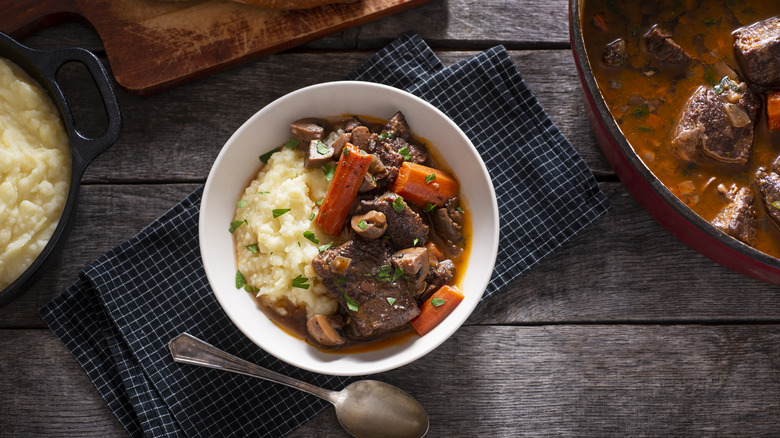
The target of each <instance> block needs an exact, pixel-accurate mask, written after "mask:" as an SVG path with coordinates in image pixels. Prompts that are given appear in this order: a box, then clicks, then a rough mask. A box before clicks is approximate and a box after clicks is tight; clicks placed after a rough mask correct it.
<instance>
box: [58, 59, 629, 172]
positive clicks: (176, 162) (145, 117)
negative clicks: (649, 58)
mask: <svg viewBox="0 0 780 438" xmlns="http://www.w3.org/2000/svg"><path fill="white" fill-rule="evenodd" d="M475 53H476V52H440V53H439V55H440V56H441V58H442V61H443V62H444V63H445V64H446V65H451V64H454V63H455V62H457V61H460V60H463V59H466V58H468V57H470V56H473V55H474V54H475ZM511 55H512V58H513V60H514V61H515V63H516V64H517V66H518V68H519V69H520V71H521V73H522V74H523V77H524V78H525V80H526V82H527V83H528V85H529V87H530V88H531V90H532V91H533V92H534V94H535V95H536V96H537V98H538V99H539V101H540V103H541V104H542V106H543V107H544V108H545V109H546V111H547V112H548V113H549V114H550V117H551V118H552V119H553V121H555V122H556V124H557V125H558V127H559V128H560V130H561V132H563V134H564V135H565V136H566V137H567V138H568V139H569V141H570V142H571V143H572V144H573V145H574V146H575V148H576V149H577V150H578V151H579V152H580V154H581V155H582V156H583V158H584V159H585V161H586V163H587V164H588V165H589V166H590V168H591V169H592V170H593V172H594V173H595V174H596V175H600V176H603V175H614V173H613V172H612V170H611V168H610V167H609V164H608V163H607V161H606V160H605V159H604V157H603V155H602V153H601V151H600V149H599V148H598V146H597V144H596V142H595V139H594V138H593V134H592V133H591V130H590V127H589V125H588V122H587V119H586V117H585V115H584V113H583V104H582V102H581V99H580V92H581V91H580V87H579V83H578V82H577V76H576V73H575V68H574V62H573V59H572V56H571V54H570V53H569V52H568V51H567V50H541V51H520V52H511ZM369 56H370V55H369V54H367V53H348V54H337V53H321V54H311V53H307V54H282V55H277V56H275V57H273V58H266V59H262V60H258V61H256V62H254V63H250V64H247V65H244V66H240V67H236V68H234V69H231V70H228V71H225V72H222V73H220V74H219V75H212V76H209V77H207V78H203V79H201V80H198V81H196V82H194V83H190V84H186V85H183V86H180V87H177V88H174V89H172V90H168V91H165V92H162V93H158V94H156V95H152V96H145V97H139V96H134V95H131V94H128V93H125V92H122V91H121V90H120V91H119V92H118V94H119V103H120V106H121V109H122V113H123V115H124V126H123V129H122V134H121V135H120V137H119V140H118V141H117V142H116V143H115V144H114V145H112V146H111V147H109V148H108V149H107V150H106V151H104V152H103V153H102V154H101V155H99V156H98V157H97V158H96V159H95V160H94V161H93V163H92V164H91V165H90V167H89V168H88V169H87V172H86V174H85V176H84V182H85V183H103V182H108V183H115V182H138V181H149V180H152V181H160V182H193V181H200V182H202V181H205V179H206V176H207V175H208V171H209V169H210V167H211V163H212V162H213V160H214V158H216V156H217V154H218V153H219V150H220V148H221V147H222V145H223V144H224V143H225V142H226V141H227V139H228V138H229V137H230V135H231V134H232V133H233V132H234V131H235V130H236V129H237V128H238V127H239V126H241V124H242V123H244V121H246V120H247V119H248V118H249V117H250V116H252V114H254V113H255V112H257V111H259V110H260V109H261V108H262V107H263V106H265V105H267V104H268V103H270V102H271V101H273V100H274V99H277V98H279V97H281V96H282V95H284V94H286V93H289V92H290V91H293V90H295V89H298V88H301V87H305V86H307V85H311V84H315V83H320V82H327V81H335V80H341V79H343V78H344V77H345V76H346V74H347V72H349V71H351V70H353V69H355V68H356V67H357V66H359V65H360V64H361V63H362V62H364V61H365V60H366V59H367V58H368V57H369ZM322 65H340V66H341V68H339V69H328V68H326V69H323V68H321V66H322ZM291 71H294V72H295V74H294V75H290V72H291ZM67 73H69V74H70V75H71V76H72V79H73V80H72V81H71V82H72V85H71V86H70V87H69V89H68V90H66V91H69V92H70V94H69V97H71V99H72V100H73V101H74V102H76V103H78V102H82V101H83V102H85V104H82V105H76V108H77V109H80V110H79V112H77V114H76V116H77V121H79V122H81V126H80V129H83V130H85V131H87V132H90V133H93V134H99V133H101V132H102V129H101V128H102V127H103V126H105V121H104V117H102V112H100V111H96V110H95V108H96V107H98V108H99V106H98V102H99V101H98V100H97V97H96V95H95V93H94V92H93V93H90V90H93V89H94V87H91V86H90V84H89V78H88V76H86V74H84V73H83V72H80V71H78V70H72V71H68V72H67ZM561 96H566V98H565V99H562V98H561ZM215 113H216V114H219V115H220V116H219V117H214V116H213V114H215Z"/></svg>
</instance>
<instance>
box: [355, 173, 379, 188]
mask: <svg viewBox="0 0 780 438" xmlns="http://www.w3.org/2000/svg"><path fill="white" fill-rule="evenodd" d="M375 188H376V178H374V175H371V174H370V173H366V175H365V176H364V177H363V182H362V183H360V187H359V188H358V192H360V193H365V192H368V191H371V190H374V189H375Z"/></svg>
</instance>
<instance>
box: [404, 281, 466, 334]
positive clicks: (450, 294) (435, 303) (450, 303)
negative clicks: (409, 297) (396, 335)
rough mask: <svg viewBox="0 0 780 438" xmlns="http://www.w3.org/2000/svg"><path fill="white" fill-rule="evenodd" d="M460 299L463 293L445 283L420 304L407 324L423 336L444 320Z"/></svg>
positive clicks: (461, 299)
mask: <svg viewBox="0 0 780 438" xmlns="http://www.w3.org/2000/svg"><path fill="white" fill-rule="evenodd" d="M442 300H443V301H442ZM461 301H463V294H461V293H460V291H459V290H458V288H457V287H455V286H450V285H448V284H445V285H444V286H442V287H440V288H439V289H437V290H436V292H434V293H433V295H431V296H430V297H429V298H428V299H427V300H425V302H424V303H422V304H421V305H420V314H419V315H417V317H415V318H414V319H413V320H411V321H409V324H410V325H411V326H412V328H414V329H415V330H416V331H417V333H419V334H420V336H424V335H425V334H426V333H428V332H430V331H431V330H433V329H434V328H435V327H436V326H437V325H439V323H441V322H442V321H444V318H446V317H447V316H448V315H449V314H450V313H452V311H453V310H455V308H456V307H458V304H460V302H461Z"/></svg>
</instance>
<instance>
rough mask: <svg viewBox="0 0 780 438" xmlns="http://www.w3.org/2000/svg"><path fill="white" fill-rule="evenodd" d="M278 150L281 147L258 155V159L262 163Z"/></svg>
mask: <svg viewBox="0 0 780 438" xmlns="http://www.w3.org/2000/svg"><path fill="white" fill-rule="evenodd" d="M280 150H282V148H276V149H274V150H272V151H269V152H266V153H264V154H263V155H260V161H262V162H263V163H267V162H268V160H269V159H271V155H273V154H275V153H277V152H279V151H280Z"/></svg>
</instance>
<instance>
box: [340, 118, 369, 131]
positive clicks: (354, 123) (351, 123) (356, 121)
mask: <svg viewBox="0 0 780 438" xmlns="http://www.w3.org/2000/svg"><path fill="white" fill-rule="evenodd" d="M363 125H364V123H363V121H362V120H360V118H359V117H358V116H352V118H351V119H349V120H347V124H346V125H345V126H344V130H345V131H347V132H352V130H354V129H355V128H357V127H358V126H363Z"/></svg>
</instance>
